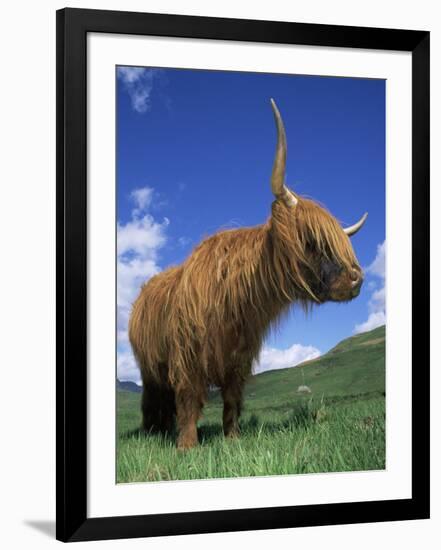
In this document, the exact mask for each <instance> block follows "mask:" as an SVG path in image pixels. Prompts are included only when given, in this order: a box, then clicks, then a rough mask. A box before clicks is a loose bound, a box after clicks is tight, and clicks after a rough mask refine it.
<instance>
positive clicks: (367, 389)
mask: <svg viewBox="0 0 441 550" xmlns="http://www.w3.org/2000/svg"><path fill="white" fill-rule="evenodd" d="M304 385H306V386H308V388H309V389H310V390H311V393H310V394H307V396H302V395H300V394H299V392H298V388H299V386H304ZM384 391H385V327H384V326H382V327H379V328H376V329H374V330H372V331H370V332H366V333H363V334H359V335H357V336H352V337H350V338H347V339H345V340H342V341H341V342H340V343H339V344H337V345H336V346H335V347H334V348H332V349H331V350H330V351H329V352H328V353H326V354H324V355H322V356H321V357H319V358H317V359H314V360H312V361H307V362H305V363H303V364H301V365H298V366H297V367H292V368H287V369H280V370H275V371H267V372H264V373H262V374H258V375H256V376H253V377H252V378H251V379H250V380H249V382H248V383H247V386H246V390H245V399H244V403H245V408H248V407H249V408H252V409H253V410H257V409H267V408H273V409H278V408H280V407H284V405H285V404H286V403H290V402H293V401H296V400H299V399H305V397H307V398H308V399H310V398H311V397H313V398H320V399H324V400H326V401H328V402H332V401H342V400H347V399H353V398H359V397H361V396H362V395H363V394H366V395H369V394H374V393H378V394H380V393H384ZM220 399H221V398H220V395H219V393H218V392H217V393H216V394H215V395H214V396H213V397H212V399H211V400H210V402H211V403H212V404H213V405H217V404H220Z"/></svg>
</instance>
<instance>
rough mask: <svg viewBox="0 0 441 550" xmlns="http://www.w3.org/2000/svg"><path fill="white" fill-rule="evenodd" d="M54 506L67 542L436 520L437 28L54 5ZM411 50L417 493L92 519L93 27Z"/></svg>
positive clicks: (60, 533) (59, 533) (414, 465)
mask: <svg viewBox="0 0 441 550" xmlns="http://www.w3.org/2000/svg"><path fill="white" fill-rule="evenodd" d="M56 17H57V80H56V84H57V105H56V110H57V128H56V130H57V152H56V161H57V168H56V171H57V172H56V176H57V214H56V215H57V241H56V246H57V317H56V323H57V327H56V328H57V373H56V374H57V382H56V388H57V422H56V436H57V445H56V452H57V475H56V477H57V479H56V482H57V494H56V497H57V505H56V516H57V517H56V525H57V527H56V537H57V539H59V540H61V541H65V542H67V541H69V542H70V541H85V540H98V539H117V538H131V537H147V536H160V535H178V534H189V533H211V532H223V531H240V530H255V529H273V528H287V527H299V526H315V525H331V524H341V523H346V524H349V523H361V522H377V521H393V520H408V519H423V518H428V517H429V160H430V159H429V40H430V37H429V32H425V31H414V30H393V29H381V28H361V27H343V26H334V25H315V24H314V25H313V24H304V23H288V22H273V21H255V20H238V19H219V18H207V17H193V16H182V15H162V14H149V13H131V12H117V11H99V10H87V9H70V8H68V9H63V10H59V11H57V15H56ZM90 32H94V33H117V34H131V35H151V36H168V37H183V38H184V37H185V38H196V39H197V38H200V39H201V38H204V39H213V40H236V41H250V42H266V43H277V44H299V45H311V46H312V45H314V46H327V47H343V48H369V49H375V50H398V51H406V52H411V54H412V200H413V205H412V293H413V298H412V350H413V351H412V498H409V499H404V500H386V501H384V500H383V501H375V502H352V503H342V504H320V505H307V506H286V507H276V508H256V509H246V510H223V511H208V512H193V513H170V514H158V515H142V516H120V517H105V518H88V517H87V408H86V403H87V216H86V212H87V173H86V167H87V143H86V136H87V120H86V107H87V95H86V74H87V67H86V60H87V55H86V54H87V52H86V44H87V40H86V39H87V33H90Z"/></svg>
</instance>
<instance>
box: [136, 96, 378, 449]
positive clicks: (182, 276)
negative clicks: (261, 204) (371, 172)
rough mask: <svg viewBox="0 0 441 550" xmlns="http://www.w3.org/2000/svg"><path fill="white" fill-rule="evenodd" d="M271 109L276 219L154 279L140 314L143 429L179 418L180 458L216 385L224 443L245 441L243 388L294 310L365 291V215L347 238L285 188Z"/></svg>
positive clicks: (204, 249)
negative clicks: (265, 345) (357, 250)
mask: <svg viewBox="0 0 441 550" xmlns="http://www.w3.org/2000/svg"><path fill="white" fill-rule="evenodd" d="M271 105H272V109H273V113H274V117H275V122H276V127H277V147H276V154H275V160H274V165H273V171H272V178H271V187H272V192H273V194H274V196H275V200H274V202H273V203H272V208H271V216H270V217H269V219H268V220H267V221H266V222H265V223H263V224H262V225H258V226H256V227H249V228H241V229H232V230H227V231H221V232H218V233H216V234H214V235H213V236H211V237H209V238H207V239H206V240H204V241H203V242H201V243H200V244H199V246H197V247H196V248H195V249H194V251H193V252H192V254H191V255H190V256H189V257H188V258H187V260H186V261H185V262H184V263H183V264H181V265H179V266H176V267H171V268H169V269H167V270H165V271H163V272H162V273H159V274H158V275H156V276H154V277H152V278H151V279H150V280H149V281H148V282H147V283H146V284H145V285H144V286H143V287H142V289H141V292H140V294H139V296H138V298H137V300H136V301H135V303H134V305H133V310H132V313H131V317H130V322H129V338H130V342H131V345H132V348H133V352H134V355H135V358H136V360H137V363H138V365H139V368H140V371H141V376H142V381H143V394H142V415H143V427H144V429H145V430H148V431H159V432H162V433H165V432H170V431H171V430H172V429H173V427H174V425H175V418H177V428H178V439H177V446H178V448H179V449H187V448H190V447H193V446H194V445H196V444H197V441H198V438H197V421H198V418H199V416H200V414H201V411H202V408H203V406H204V403H205V401H206V398H207V392H208V388H209V386H211V385H215V386H218V387H219V388H220V389H221V392H222V398H223V402H224V409H223V430H224V434H225V436H227V437H234V436H237V435H238V434H239V416H240V412H241V405H242V394H243V388H244V383H245V381H246V379H247V377H248V376H249V375H250V374H251V371H252V364H253V361H254V360H255V359H257V358H258V356H259V352H260V349H261V346H262V342H263V339H264V337H265V335H266V334H267V333H268V330H269V329H270V327H271V326H272V325H274V324H275V323H276V322H277V320H278V319H279V318H280V317H281V315H282V314H283V313H284V312H286V311H287V309H288V308H289V307H290V306H291V305H292V304H299V305H300V306H301V307H303V308H304V309H308V308H309V307H310V306H311V305H313V304H321V303H323V302H326V301H338V302H341V301H348V300H352V299H353V298H354V297H356V296H357V295H358V294H359V292H360V287H361V284H362V280H363V276H362V270H361V268H360V266H359V264H358V262H357V259H356V257H355V254H354V251H353V249H352V246H351V243H350V240H349V237H350V236H351V235H353V234H354V233H356V232H357V231H358V230H359V229H360V228H361V226H362V225H363V224H364V222H365V220H366V216H367V214H364V216H363V217H362V218H361V219H360V221H359V222H358V223H356V224H355V225H353V226H351V227H348V228H345V229H343V228H342V227H341V226H340V224H339V223H338V222H337V220H336V219H335V218H334V217H333V216H332V215H331V214H330V213H329V212H327V211H326V210H325V209H324V208H323V207H322V206H320V205H319V204H317V203H316V202H314V201H312V200H309V199H306V198H303V197H301V196H299V195H297V194H296V193H294V192H293V191H292V190H290V189H289V188H288V187H287V186H286V185H285V164H286V136H285V129H284V125H283V121H282V118H281V116H280V113H279V111H278V109H277V106H276V104H275V102H274V101H273V100H271Z"/></svg>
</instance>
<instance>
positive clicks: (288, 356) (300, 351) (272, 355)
mask: <svg viewBox="0 0 441 550" xmlns="http://www.w3.org/2000/svg"><path fill="white" fill-rule="evenodd" d="M319 356H320V351H319V350H318V349H317V348H315V347H313V346H302V345H301V344H293V345H292V346H291V347H290V348H288V349H277V348H269V347H264V348H263V349H262V351H261V353H260V357H259V359H258V361H256V362H255V364H254V365H253V372H254V374H259V373H261V372H264V371H268V370H277V369H286V368H288V367H294V366H296V365H298V364H300V363H303V362H304V361H309V360H311V359H315V358H316V357H319Z"/></svg>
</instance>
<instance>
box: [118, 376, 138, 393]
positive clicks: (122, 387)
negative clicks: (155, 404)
mask: <svg viewBox="0 0 441 550" xmlns="http://www.w3.org/2000/svg"><path fill="white" fill-rule="evenodd" d="M116 389H117V390H118V391H131V392H133V393H141V391H142V387H141V386H138V384H135V382H129V381H125V382H121V380H118V378H117V379H116Z"/></svg>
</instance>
